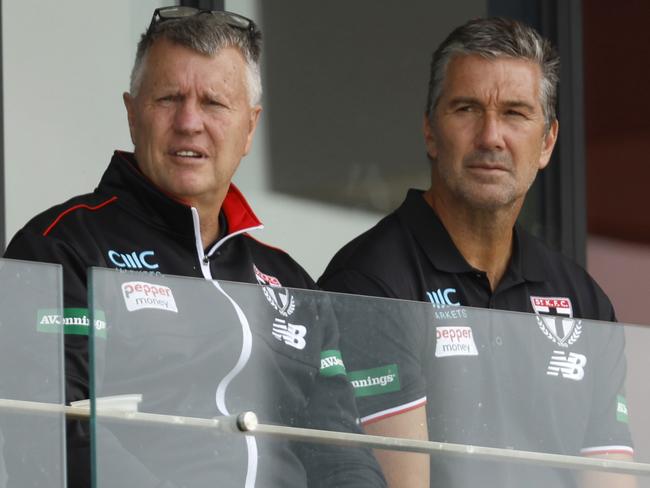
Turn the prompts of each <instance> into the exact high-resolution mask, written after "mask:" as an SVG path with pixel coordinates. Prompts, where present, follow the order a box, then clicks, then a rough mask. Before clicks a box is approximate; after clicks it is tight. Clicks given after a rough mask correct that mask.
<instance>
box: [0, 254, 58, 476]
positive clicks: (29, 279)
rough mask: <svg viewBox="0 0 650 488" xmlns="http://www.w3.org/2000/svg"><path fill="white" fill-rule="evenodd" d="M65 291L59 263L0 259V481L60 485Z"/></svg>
mask: <svg viewBox="0 0 650 488" xmlns="http://www.w3.org/2000/svg"><path fill="white" fill-rule="evenodd" d="M62 297H63V294H62V286H61V267H60V266H56V265H50V264H41V263H31V262H30V263H28V262H23V261H12V260H6V259H0V487H3V488H4V487H6V486H9V487H48V488H50V487H63V486H65V470H64V469H63V466H64V465H65V455H64V445H65V444H64V435H65V429H64V414H63V410H62V407H61V406H62V405H63V403H64V401H63V398H64V397H63V335H62V330H61V323H62V320H61V317H62V313H61V310H62ZM28 402H37V403H28ZM36 407H41V410H42V411H40V412H39V411H37V410H35V409H34V408H36ZM48 410H49V412H48Z"/></svg>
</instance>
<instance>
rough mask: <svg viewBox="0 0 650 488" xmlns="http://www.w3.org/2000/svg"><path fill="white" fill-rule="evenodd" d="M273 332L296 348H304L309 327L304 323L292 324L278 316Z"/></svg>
mask: <svg viewBox="0 0 650 488" xmlns="http://www.w3.org/2000/svg"><path fill="white" fill-rule="evenodd" d="M271 333H272V334H273V337H275V338H276V339H277V340H279V341H282V342H284V343H285V344H286V345H288V346H291V347H295V348H296V349H300V350H302V349H304V348H305V346H306V345H307V342H306V341H305V336H306V335H307V327H305V326H304V325H296V324H290V323H288V322H287V321H286V320H282V319H278V318H276V319H275V322H273V332H271Z"/></svg>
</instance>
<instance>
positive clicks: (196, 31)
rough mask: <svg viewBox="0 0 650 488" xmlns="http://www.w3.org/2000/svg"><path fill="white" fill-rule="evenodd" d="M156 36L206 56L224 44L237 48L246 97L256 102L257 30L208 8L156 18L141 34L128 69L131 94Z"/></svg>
mask: <svg viewBox="0 0 650 488" xmlns="http://www.w3.org/2000/svg"><path fill="white" fill-rule="evenodd" d="M158 39H166V40H168V41H171V42H173V43H175V44H179V45H181V46H185V47H188V48H190V49H192V50H194V51H196V52H198V53H201V54H205V55H208V56H213V55H214V54H215V53H217V52H219V51H221V50H222V49H224V48H227V47H235V48H237V49H239V51H240V52H241V54H242V55H243V56H244V59H245V60H246V85H247V91H248V101H249V103H250V104H251V106H253V105H257V104H258V103H259V102H260V99H261V98H262V79H261V75H260V65H259V58H260V52H261V39H262V35H261V33H260V32H259V30H258V29H255V30H254V32H253V34H252V35H251V33H250V32H249V31H245V30H242V29H238V28H235V27H231V26H230V25H227V24H224V23H223V21H221V20H220V19H219V18H217V17H215V16H213V15H210V14H209V13H208V12H206V13H202V14H199V15H193V16H191V17H185V18H181V19H174V20H167V21H165V22H160V23H158V24H154V25H153V26H152V27H151V28H149V29H148V30H147V32H145V33H144V34H142V37H141V38H140V42H139V43H138V49H137V52H136V55H135V63H134V64H133V69H132V70H131V85H130V87H129V90H130V93H131V95H132V96H134V97H135V96H137V94H138V91H139V90H140V85H141V84H142V75H143V73H144V66H145V64H146V57H147V54H148V52H149V49H150V48H151V46H152V45H153V43H154V42H155V41H157V40H158Z"/></svg>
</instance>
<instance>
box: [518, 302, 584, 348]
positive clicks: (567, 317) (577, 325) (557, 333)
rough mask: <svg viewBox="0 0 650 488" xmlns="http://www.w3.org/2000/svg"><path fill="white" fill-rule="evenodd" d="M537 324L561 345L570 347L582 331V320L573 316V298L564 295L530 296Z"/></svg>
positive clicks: (549, 337)
mask: <svg viewBox="0 0 650 488" xmlns="http://www.w3.org/2000/svg"><path fill="white" fill-rule="evenodd" d="M530 303H531V304H532V306H533V310H534V311H535V315H536V319H537V325H538V326H539V328H540V330H541V331H542V333H543V334H544V335H545V336H546V337H547V338H548V339H550V340H551V341H553V342H554V343H555V344H557V345H558V346H560V347H569V346H570V345H572V344H573V343H575V342H576V341H577V340H578V339H579V338H580V334H581V333H582V321H580V320H575V319H574V318H573V307H572V306H571V300H569V299H568V298H563V297H530Z"/></svg>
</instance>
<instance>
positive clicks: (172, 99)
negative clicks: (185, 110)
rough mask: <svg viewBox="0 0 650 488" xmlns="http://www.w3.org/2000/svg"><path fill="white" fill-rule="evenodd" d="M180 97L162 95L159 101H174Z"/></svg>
mask: <svg viewBox="0 0 650 488" xmlns="http://www.w3.org/2000/svg"><path fill="white" fill-rule="evenodd" d="M177 99H178V96H177V95H163V96H162V97H158V98H157V101H158V102H174V101H176V100H177Z"/></svg>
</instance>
